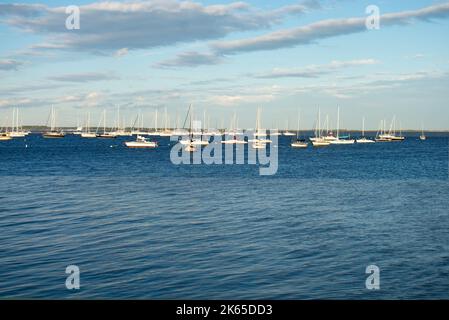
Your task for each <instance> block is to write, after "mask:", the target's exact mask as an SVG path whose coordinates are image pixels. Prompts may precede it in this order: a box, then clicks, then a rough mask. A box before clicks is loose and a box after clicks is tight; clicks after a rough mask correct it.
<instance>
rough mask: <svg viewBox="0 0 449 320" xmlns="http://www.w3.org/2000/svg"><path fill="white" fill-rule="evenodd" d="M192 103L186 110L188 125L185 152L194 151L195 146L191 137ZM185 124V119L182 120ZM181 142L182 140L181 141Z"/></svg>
mask: <svg viewBox="0 0 449 320" xmlns="http://www.w3.org/2000/svg"><path fill="white" fill-rule="evenodd" d="M192 108H193V107H192V105H190V106H189V110H188V115H189V116H190V125H189V140H188V143H187V146H186V147H185V149H184V150H185V151H187V152H195V151H196V146H195V144H194V139H193V121H192V113H193V110H192ZM184 124H185V121H184ZM181 143H182V141H181Z"/></svg>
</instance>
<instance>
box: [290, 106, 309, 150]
mask: <svg viewBox="0 0 449 320" xmlns="http://www.w3.org/2000/svg"><path fill="white" fill-rule="evenodd" d="M300 112H301V111H300V110H298V128H297V129H298V130H297V132H296V141H293V142H292V143H291V146H292V147H293V148H307V146H308V145H309V144H308V143H307V142H306V141H305V140H304V139H299V130H300V121H301V113H300Z"/></svg>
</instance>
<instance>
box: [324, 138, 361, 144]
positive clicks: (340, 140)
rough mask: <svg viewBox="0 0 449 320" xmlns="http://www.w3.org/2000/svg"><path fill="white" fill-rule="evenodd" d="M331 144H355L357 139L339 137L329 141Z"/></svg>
mask: <svg viewBox="0 0 449 320" xmlns="http://www.w3.org/2000/svg"><path fill="white" fill-rule="evenodd" d="M329 142H330V144H337V145H344V144H354V143H355V140H344V139H337V140H333V141H329Z"/></svg>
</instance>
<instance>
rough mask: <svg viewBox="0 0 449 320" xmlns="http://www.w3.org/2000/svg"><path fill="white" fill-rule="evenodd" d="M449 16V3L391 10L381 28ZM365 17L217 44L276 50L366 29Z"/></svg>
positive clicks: (220, 48) (234, 49) (225, 48)
mask: <svg viewBox="0 0 449 320" xmlns="http://www.w3.org/2000/svg"><path fill="white" fill-rule="evenodd" d="M447 17H449V3H443V4H437V5H433V6H429V7H426V8H422V9H419V10H411V11H403V12H397V13H389V14H384V15H382V16H381V20H380V24H381V27H385V26H391V25H404V24H409V23H412V22H413V21H415V20H421V21H428V20H431V19H442V18H447ZM365 19H366V18H365V17H363V18H348V19H332V20H323V21H319V22H315V23H312V24H309V25H305V26H301V27H297V28H291V29H285V30H280V31H275V32H271V33H268V34H265V35H262V36H257V37H253V38H247V39H239V40H230V41H221V42H216V43H214V44H213V48H214V49H215V50H216V51H217V52H220V53H225V54H235V53H239V52H250V51H258V50H274V49H279V48H287V47H294V46H298V45H306V44H310V43H314V42H316V41H318V40H321V39H325V38H331V37H336V36H340V35H347V34H353V33H358V32H364V31H366V30H367V29H366V26H365Z"/></svg>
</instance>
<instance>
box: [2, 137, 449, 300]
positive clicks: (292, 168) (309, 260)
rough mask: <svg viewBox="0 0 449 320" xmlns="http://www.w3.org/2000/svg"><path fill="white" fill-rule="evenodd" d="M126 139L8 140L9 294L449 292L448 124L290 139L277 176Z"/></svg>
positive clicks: (5, 290) (366, 295)
mask: <svg viewBox="0 0 449 320" xmlns="http://www.w3.org/2000/svg"><path fill="white" fill-rule="evenodd" d="M124 139H125V138H121V139H117V140H99V139H95V140H82V139H81V138H79V137H75V136H67V137H66V138H65V139H61V140H47V139H42V138H41V137H40V136H38V135H32V136H30V137H28V138H27V139H26V140H13V141H6V142H1V143H0V159H1V162H0V164H1V165H0V178H1V183H0V298H63V299H64V298H96V299H99V298H142V299H161V298H167V299H175V298H182V299H235V298H240V299H245V298H250V299H316V298H321V299H339V298H345V299H391V298H393V299H418V298H423V299H440V298H444V299H448V298H449V210H448V207H449V180H448V168H449V166H448V154H449V153H448V149H449V148H448V147H449V141H448V138H447V137H432V138H430V139H429V140H428V141H425V142H421V141H419V140H417V139H416V137H413V138H409V139H407V140H406V141H405V142H403V143H384V144H380V143H379V144H375V145H351V146H333V147H329V148H325V149H312V148H309V149H307V150H293V149H291V148H290V147H289V139H287V138H285V137H282V138H281V140H280V141H279V144H278V146H277V149H278V151H279V170H278V172H277V174H276V175H274V176H260V175H259V170H258V167H257V166H254V165H211V166H207V165H173V164H172V163H171V162H170V159H169V151H170V146H169V144H170V142H169V139H168V138H160V139H158V140H159V141H160V147H159V148H158V149H154V150H128V149H126V148H125V147H123V145H122V142H123V141H124ZM25 145H27V146H28V147H27V148H25ZM71 264H75V265H77V266H79V268H80V270H81V289H80V290H78V291H69V290H67V289H66V288H65V280H66V276H67V275H66V274H65V268H66V267H67V266H68V265H71ZM370 264H375V265H377V266H378V267H379V268H380V290H376V291H373V290H367V289H366V288H365V280H366V277H367V276H368V275H367V274H365V268H366V266H368V265H370Z"/></svg>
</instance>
